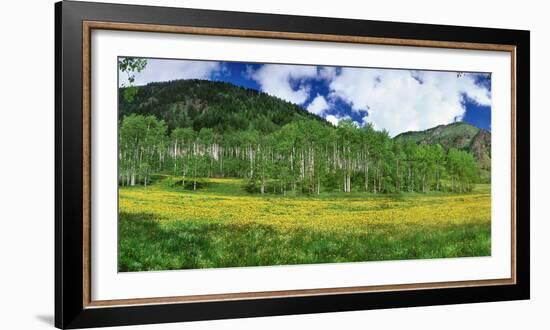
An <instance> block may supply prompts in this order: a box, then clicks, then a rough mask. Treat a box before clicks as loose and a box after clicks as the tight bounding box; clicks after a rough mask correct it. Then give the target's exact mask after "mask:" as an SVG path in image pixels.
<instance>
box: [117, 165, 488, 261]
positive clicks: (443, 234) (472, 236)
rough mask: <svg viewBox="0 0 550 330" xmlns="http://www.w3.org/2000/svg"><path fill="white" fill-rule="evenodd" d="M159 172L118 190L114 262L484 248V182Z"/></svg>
mask: <svg viewBox="0 0 550 330" xmlns="http://www.w3.org/2000/svg"><path fill="white" fill-rule="evenodd" d="M175 182H177V180H176V179H174V178H172V177H169V176H166V177H160V176H159V177H157V178H156V180H155V181H154V182H153V184H152V185H151V186H148V187H129V188H126V187H125V188H120V190H119V198H120V203H119V270H120V271H145V270H169V269H189V268H213V267H242V266H265V265H283V264H309V263H331V262H354V261H371V260H400V259H420V258H421V259H426V258H447V257H473V256H488V255H490V251H491V221H490V217H491V204H490V201H491V199H490V188H489V185H478V186H477V187H476V189H475V190H474V192H472V193H468V194H445V193H429V194H415V193H407V194H400V195H373V194H365V193H360V192H355V193H354V192H352V193H349V194H345V195H344V194H343V193H324V194H321V195H320V196H295V197H291V196H286V197H285V196H280V195H264V196H261V195H251V194H248V193H246V192H244V191H243V190H242V189H241V185H242V183H241V181H240V180H238V179H211V180H210V183H209V184H208V185H207V186H206V187H205V188H204V189H201V190H199V191H189V190H184V189H183V188H181V186H177V185H175V184H174V183H175Z"/></svg>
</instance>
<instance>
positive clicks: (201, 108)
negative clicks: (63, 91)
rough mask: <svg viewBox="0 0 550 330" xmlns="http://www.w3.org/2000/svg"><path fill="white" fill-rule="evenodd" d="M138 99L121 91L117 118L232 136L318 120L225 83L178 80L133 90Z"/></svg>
mask: <svg viewBox="0 0 550 330" xmlns="http://www.w3.org/2000/svg"><path fill="white" fill-rule="evenodd" d="M135 88H137V94H136V95H135V96H133V97H131V98H127V97H124V91H125V89H123V88H121V89H120V90H119V100H120V105H119V119H122V118H123V117H124V116H127V115H129V114H142V115H154V116H155V117H156V118H157V119H160V120H163V121H164V123H165V124H166V127H167V129H168V130H169V131H171V130H173V129H175V128H178V127H190V128H193V129H194V130H195V131H200V130H201V128H211V129H213V131H214V132H216V133H219V134H223V133H225V132H230V131H242V130H248V129H251V130H257V131H260V132H264V133H270V132H273V131H275V130H277V129H279V128H281V127H282V126H284V125H286V124H288V123H290V122H293V121H296V120H298V119H310V120H318V121H322V119H321V118H319V117H317V116H315V115H313V114H310V113H309V112H307V111H305V110H304V109H302V108H300V107H299V106H297V105H295V104H292V103H289V102H286V101H284V100H281V99H279V98H276V97H273V96H269V95H267V94H265V93H262V92H258V91H257V90H254V89H246V88H243V87H239V86H235V85H232V84H229V83H224V82H215V81H208V80H194V79H192V80H176V81H169V82H158V83H151V84H148V85H146V86H140V87H135Z"/></svg>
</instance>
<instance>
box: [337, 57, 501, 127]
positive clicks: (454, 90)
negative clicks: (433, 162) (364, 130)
mask: <svg viewBox="0 0 550 330" xmlns="http://www.w3.org/2000/svg"><path fill="white" fill-rule="evenodd" d="M329 87H330V90H331V97H338V98H340V99H342V100H343V101H344V102H347V103H348V104H350V105H351V107H352V110H353V111H356V112H361V111H368V116H364V117H363V123H366V122H370V123H372V124H373V126H374V127H375V128H376V129H386V130H387V131H388V132H389V133H390V135H391V136H395V135H397V134H399V133H402V132H405V131H411V130H424V129H427V128H431V127H434V126H436V125H440V124H448V123H450V122H453V121H455V120H461V119H462V117H463V116H464V113H465V111H466V108H465V106H464V99H463V95H466V96H468V97H469V98H471V99H472V100H474V102H476V103H478V104H480V105H485V106H490V105H491V95H490V91H489V90H488V89H487V88H486V87H485V86H481V85H478V84H476V82H475V76H474V75H472V74H465V75H460V76H458V75H457V74H456V73H455V72H435V71H408V70H387V69H385V70H380V69H357V68H343V69H342V70H341V72H340V73H339V74H338V75H336V76H335V77H334V79H333V80H332V81H331V82H330V84H329Z"/></svg>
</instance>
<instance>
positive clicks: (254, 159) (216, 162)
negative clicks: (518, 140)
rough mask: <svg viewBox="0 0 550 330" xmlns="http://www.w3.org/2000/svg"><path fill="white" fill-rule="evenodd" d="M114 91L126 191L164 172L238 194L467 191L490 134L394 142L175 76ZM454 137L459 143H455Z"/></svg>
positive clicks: (233, 89)
mask: <svg viewBox="0 0 550 330" xmlns="http://www.w3.org/2000/svg"><path fill="white" fill-rule="evenodd" d="M120 95H121V97H120V98H119V99H120V108H119V119H120V131H119V139H120V141H119V142H120V143H119V146H120V149H119V183H120V184H121V185H124V186H126V185H129V186H132V185H136V184H143V185H147V184H148V183H149V182H150V180H151V177H152V175H153V174H155V173H167V174H173V175H177V176H179V177H181V182H179V184H181V185H182V186H184V187H187V188H188V189H192V190H195V189H199V188H201V186H202V185H203V184H204V183H205V181H207V178H213V177H236V178H242V179H244V180H245V182H246V184H245V186H244V187H243V188H244V189H245V190H247V191H248V192H251V193H261V194H266V193H272V194H283V195H286V194H288V193H292V194H297V193H305V194H320V193H321V192H322V191H342V192H346V193H347V192H351V191H352V190H353V191H364V192H369V193H399V192H428V191H450V192H466V191H470V190H471V189H472V187H473V184H474V183H476V182H479V181H480V180H481V177H480V164H481V165H482V166H483V163H482V162H479V161H478V160H479V159H483V158H477V159H478V160H476V157H475V156H477V154H475V153H480V154H481V155H483V154H484V153H486V151H487V150H489V152H490V147H489V149H486V148H485V147H484V145H485V144H486V143H487V142H489V143H490V136H489V138H488V139H487V137H486V135H483V134H489V133H486V132H485V133H481V134H482V135H480V131H479V130H478V131H477V133H476V134H473V133H474V131H473V129H476V128H475V127H473V126H470V125H466V124H464V125H463V124H456V125H454V126H452V127H456V128H457V129H453V130H452V131H453V134H454V135H453V134H450V133H449V132H448V130H447V129H439V128H438V127H436V128H434V129H432V130H435V132H439V133H438V135H434V133H433V132H431V133H429V134H428V133H426V135H422V134H423V133H414V134H413V133H408V134H405V135H403V136H401V137H400V138H396V139H392V138H390V136H389V135H388V134H387V133H386V132H380V131H376V130H374V129H373V128H372V127H371V126H369V125H367V126H365V127H361V128H359V127H357V126H356V125H355V124H354V123H353V122H351V121H346V120H343V121H341V122H340V124H339V125H338V127H334V126H332V125H331V124H329V123H328V122H326V121H325V120H323V119H322V118H320V117H317V116H315V115H312V114H310V113H308V112H307V111H305V110H304V109H302V108H300V107H298V106H296V105H293V104H291V103H288V102H285V101H283V100H280V99H278V98H275V97H271V96H269V95H267V94H264V93H260V92H257V91H255V90H250V89H244V88H241V87H237V86H234V85H231V84H228V83H220V82H211V81H201V80H180V81H173V82H165V83H153V84H149V85H147V86H143V87H137V89H136V93H135V95H132V97H131V98H127V97H123V96H124V89H121V90H120ZM458 128H460V129H458ZM472 128H473V129H472ZM426 132H428V131H426ZM461 134H462V135H463V139H464V141H467V142H464V143H463V144H461V145H459V144H457V141H458V140H460V135H461ZM451 135H453V136H458V138H454V137H453V138H451V137H449V138H447V136H451ZM470 135H472V136H473V137H472V136H470ZM426 136H430V138H427V137H426ZM434 136H438V138H437V139H436V138H435V137H434ZM405 137H407V138H405ZM457 139H458V140H457ZM460 141H462V140H460ZM478 146H483V147H478ZM489 146H490V145H489ZM489 157H490V154H489ZM489 164H490V161H489Z"/></svg>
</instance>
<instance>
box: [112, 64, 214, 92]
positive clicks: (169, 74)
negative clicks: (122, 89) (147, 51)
mask: <svg viewBox="0 0 550 330" xmlns="http://www.w3.org/2000/svg"><path fill="white" fill-rule="evenodd" d="M119 73H120V72H119ZM213 73H218V74H219V73H223V66H222V65H221V64H220V63H219V62H212V61H185V60H163V59H148V60H147V66H146V67H145V69H144V70H143V71H141V72H136V73H135V82H134V84H135V85H137V86H140V85H146V84H148V83H150V82H156V81H170V80H177V79H209V78H210V77H211V75H212V74H213ZM119 83H120V84H121V85H122V84H127V83H128V77H127V74H126V73H120V74H119Z"/></svg>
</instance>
